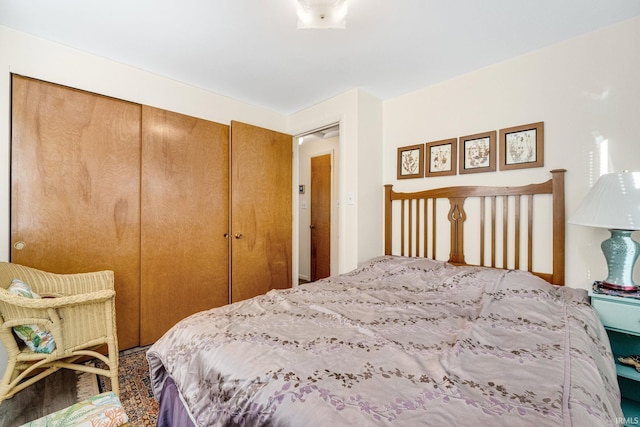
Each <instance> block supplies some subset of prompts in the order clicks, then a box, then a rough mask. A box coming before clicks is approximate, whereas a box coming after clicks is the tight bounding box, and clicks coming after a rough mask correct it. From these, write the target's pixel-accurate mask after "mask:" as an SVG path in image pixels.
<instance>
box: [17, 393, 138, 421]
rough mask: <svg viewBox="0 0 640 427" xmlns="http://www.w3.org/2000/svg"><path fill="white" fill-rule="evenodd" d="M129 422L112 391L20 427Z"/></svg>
mask: <svg viewBox="0 0 640 427" xmlns="http://www.w3.org/2000/svg"><path fill="white" fill-rule="evenodd" d="M128 421H129V417H128V416H127V414H126V412H125V411H124V408H123V407H122V404H121V403H120V400H119V399H118V396H116V395H115V394H114V393H113V392H112V391H109V392H106V393H102V394H98V395H97V396H93V397H90V398H88V399H86V400H83V401H82V402H78V403H76V404H75V405H71V406H69V407H68V408H65V409H61V410H59V411H57V412H54V413H53V414H49V415H47V416H46V417H42V418H38V419H37V420H35V421H31V422H30V423H27V424H24V425H23V426H22V427H49V426H61V427H62V426H74V427H79V426H83V427H117V426H122V425H125V424H126V423H127V422H128Z"/></svg>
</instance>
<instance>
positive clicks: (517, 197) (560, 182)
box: [385, 169, 566, 285]
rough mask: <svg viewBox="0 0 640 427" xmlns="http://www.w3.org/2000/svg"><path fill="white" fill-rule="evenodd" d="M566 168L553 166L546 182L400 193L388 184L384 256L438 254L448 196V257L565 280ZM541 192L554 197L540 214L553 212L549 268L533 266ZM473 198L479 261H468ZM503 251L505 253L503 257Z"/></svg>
mask: <svg viewBox="0 0 640 427" xmlns="http://www.w3.org/2000/svg"><path fill="white" fill-rule="evenodd" d="M565 172H566V170H565V169H555V170H552V171H551V174H552V178H551V179H550V180H548V181H546V182H543V183H540V184H530V185H523V186H517V187H490V186H459V187H447V188H437V189H432V190H425V191H419V192H414V193H397V192H395V191H393V189H392V187H393V186H392V185H385V255H401V256H410V257H411V256H424V257H430V258H434V259H437V258H436V250H437V246H438V245H436V242H437V238H438V237H442V236H441V234H442V233H445V234H446V233H447V230H446V229H443V228H438V224H439V221H437V218H436V216H437V215H436V214H437V213H438V212H439V210H438V206H439V204H438V200H439V199H448V201H449V209H448V214H447V220H448V221H449V223H450V226H449V227H448V229H449V230H448V234H449V242H450V248H449V259H448V262H450V263H452V264H456V265H480V266H484V267H493V268H511V269H522V270H527V271H529V272H531V273H533V274H535V275H537V276H540V277H542V278H543V279H545V280H546V281H548V282H549V283H552V284H555V285H564V262H565V261H564V260H565V256H564V248H565V207H564V173H565ZM539 195H547V196H545V197H547V198H549V195H550V197H551V201H550V206H551V208H550V209H551V211H549V210H547V209H541V210H539V212H540V213H538V215H540V216H543V217H544V218H543V219H547V218H548V217H550V218H549V219H548V222H549V226H548V227H547V228H548V229H549V230H551V235H550V236H546V239H547V241H549V242H550V246H551V247H549V248H545V249H543V250H542V252H547V251H551V255H552V256H551V264H550V270H551V271H550V272H536V271H533V268H534V267H533V265H534V260H533V256H534V244H533V242H534V238H535V237H536V236H537V233H535V232H534V222H535V221H534V215H533V214H534V206H535V204H534V197H536V198H537V196H539ZM472 198H473V199H477V200H478V202H476V203H475V205H474V207H475V208H476V212H474V215H475V216H476V217H477V218H478V219H479V223H477V229H476V234H477V235H478V237H479V239H478V240H479V241H478V244H477V245H475V246H473V249H474V250H477V253H478V258H479V262H478V263H472V264H467V261H466V260H465V238H464V236H465V221H466V219H467V216H468V213H470V211H468V210H467V211H465V207H466V203H465V202H466V201H467V200H469V199H472ZM394 202H396V203H399V204H400V207H399V210H400V218H399V221H396V224H394V221H393V212H394V208H395V209H396V211H397V209H398V208H397V205H394ZM499 205H501V209H500V208H499V207H498V206H499ZM468 209H469V208H468ZM445 210H446V207H445ZM536 212H538V210H536ZM441 216H442V215H441ZM394 227H395V228H394ZM523 229H526V230H523ZM394 236H396V238H398V236H399V239H400V242H399V244H400V251H399V253H396V254H394V253H393V247H394ZM497 237H498V238H497ZM500 237H501V238H500ZM445 240H446V238H445ZM474 240H475V239H474ZM396 243H397V242H396ZM467 243H468V242H467ZM396 246H397V245H396ZM521 252H526V266H522V263H521ZM497 255H498V257H497ZM499 255H502V256H501V259H500V257H499ZM523 258H524V257H523ZM496 259H498V262H496Z"/></svg>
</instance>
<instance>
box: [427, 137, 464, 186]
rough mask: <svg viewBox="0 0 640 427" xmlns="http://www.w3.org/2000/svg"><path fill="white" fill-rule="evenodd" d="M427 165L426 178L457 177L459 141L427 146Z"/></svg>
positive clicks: (446, 141) (453, 139)
mask: <svg viewBox="0 0 640 427" xmlns="http://www.w3.org/2000/svg"><path fill="white" fill-rule="evenodd" d="M426 151H427V164H426V167H425V172H424V176H426V177H431V176H443V175H455V174H456V171H457V164H458V157H457V140H456V138H452V139H445V140H442V141H434V142H428V143H427V144H426Z"/></svg>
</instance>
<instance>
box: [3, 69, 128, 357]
mask: <svg viewBox="0 0 640 427" xmlns="http://www.w3.org/2000/svg"><path fill="white" fill-rule="evenodd" d="M11 130H12V135H11V245H12V248H11V261H12V262H15V263H19V264H24V265H28V266H31V267H35V268H39V269H42V270H46V271H51V272H56V273H78V272H84V271H95V270H106V269H108V270H114V272H115V287H116V316H117V322H118V325H117V328H118V331H117V332H118V341H119V345H120V348H128V347H134V346H136V345H138V339H139V326H138V325H139V303H140V299H139V296H140V295H139V279H140V277H139V271H140V264H139V260H140V256H139V241H140V227H139V217H140V204H139V203H140V202H139V201H140V184H139V182H140V181H139V176H140V106H139V105H136V104H132V103H129V102H125V101H120V100H117V99H113V98H108V97H105V96H100V95H95V94H92V93H88V92H84V91H80V90H75V89H70V88H67V87H63V86H59V85H55V84H51V83H46V82H42V81H39V80H34V79H29V78H25V77H21V76H17V75H14V76H13V78H12V123H11Z"/></svg>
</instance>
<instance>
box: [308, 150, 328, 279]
mask: <svg viewBox="0 0 640 427" xmlns="http://www.w3.org/2000/svg"><path fill="white" fill-rule="evenodd" d="M310 229H311V230H310V231H311V251H310V252H311V262H310V267H311V268H310V269H311V277H310V279H311V281H312V282H314V281H316V280H319V279H323V278H325V277H329V276H330V275H331V154H325V155H323V156H317V157H312V158H311V225H310Z"/></svg>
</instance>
